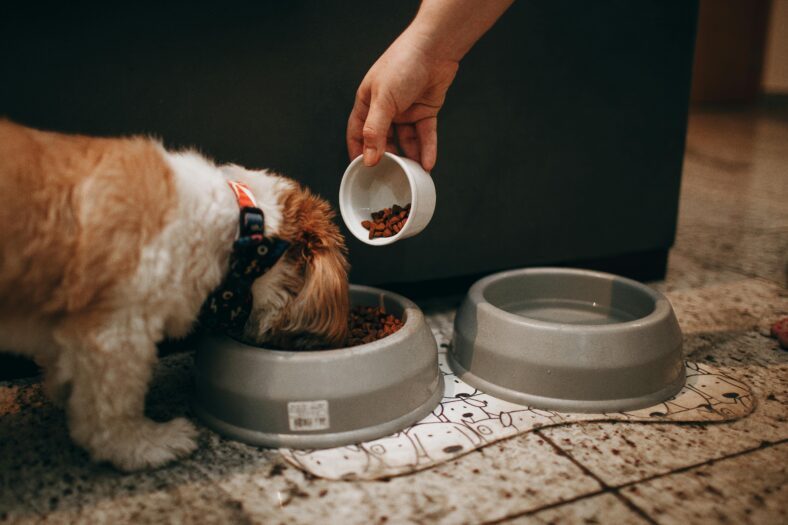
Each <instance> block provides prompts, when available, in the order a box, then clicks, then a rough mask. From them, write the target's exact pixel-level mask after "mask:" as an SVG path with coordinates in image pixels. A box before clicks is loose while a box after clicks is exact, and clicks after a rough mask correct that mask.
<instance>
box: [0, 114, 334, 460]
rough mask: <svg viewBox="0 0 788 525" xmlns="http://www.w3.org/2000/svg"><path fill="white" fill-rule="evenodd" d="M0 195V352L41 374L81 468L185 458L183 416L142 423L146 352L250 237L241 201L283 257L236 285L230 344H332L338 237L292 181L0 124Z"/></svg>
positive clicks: (150, 145)
mask: <svg viewBox="0 0 788 525" xmlns="http://www.w3.org/2000/svg"><path fill="white" fill-rule="evenodd" d="M230 182H234V183H240V184H229V183H230ZM0 199H1V200H2V204H0V348H1V349H2V350H4V351H10V352H16V353H20V354H23V355H28V356H31V357H33V358H34V359H35V360H36V361H37V362H38V363H39V364H40V365H41V366H42V367H43V369H44V386H45V388H46V390H47V393H48V394H49V395H50V397H52V398H53V399H54V400H56V401H60V402H62V403H63V404H64V406H65V408H66V413H67V416H68V425H69V431H70V435H71V437H72V439H73V440H74V441H75V442H76V443H77V444H79V445H80V446H82V447H84V448H85V449H87V450H88V451H89V452H90V454H91V456H92V457H93V458H94V459H95V460H99V461H101V460H104V461H109V462H111V463H112V464H114V465H115V466H117V467H119V468H121V469H124V470H134V469H139V468H145V467H155V466H158V465H162V464H164V463H166V462H168V461H171V460H173V459H175V458H178V457H182V456H184V455H186V454H188V453H190V452H191V451H192V450H194V449H195V447H196V442H195V435H196V431H195V429H194V427H193V426H192V424H191V423H190V422H188V421H187V420H186V419H183V418H179V419H175V420H172V421H169V422H166V423H156V422H154V421H151V420H149V419H146V418H145V416H144V415H143V409H144V400H145V394H146V391H147V388H148V382H149V380H150V378H151V372H152V368H153V366H154V364H155V362H156V343H157V342H159V341H160V340H162V339H163V338H165V337H176V338H177V337H182V336H184V335H186V334H187V333H188V332H189V331H190V330H191V329H192V327H193V325H194V324H195V321H196V320H197V318H198V317H199V315H200V312H201V309H202V310H205V308H204V303H206V300H207V299H208V298H209V296H210V295H211V294H212V292H214V291H215V290H217V288H220V285H222V283H223V282H225V281H226V276H227V275H228V272H230V264H231V258H232V256H234V255H235V254H234V252H233V251H234V245H237V244H238V242H237V240H238V237H239V236H243V235H246V234H248V233H249V232H244V227H243V225H241V221H240V220H239V216H240V217H241V218H243V216H244V214H243V213H239V203H240V204H241V206H242V207H243V206H244V205H245V204H246V205H248V204H249V202H250V200H251V199H256V202H253V204H256V206H257V207H258V208H259V209H261V210H262V213H263V214H264V220H265V223H264V232H262V233H263V234H264V238H265V239H267V240H269V241H270V239H276V240H277V242H278V243H279V245H280V246H284V247H286V251H284V253H283V255H282V256H281V257H279V258H278V259H277V260H269V261H267V263H266V264H267V265H270V266H271V268H270V270H268V271H267V272H265V273H264V274H263V275H261V276H259V277H257V278H256V279H254V280H253V281H249V285H250V288H251V299H249V301H248V303H247V304H248V311H247V312H246V313H247V314H248V316H247V315H244V316H243V318H242V321H243V322H242V324H241V326H240V328H241V331H242V335H243V337H245V338H246V339H248V340H251V341H254V342H257V343H268V344H274V345H278V346H280V347H301V348H305V347H314V346H317V345H337V344H340V343H341V342H342V341H343V340H344V339H345V337H346V335H347V315H348V309H349V303H348V301H349V299H348V284H347V270H348V266H347V262H346V257H345V246H344V242H343V239H342V236H341V235H340V233H339V230H338V229H337V227H336V225H335V224H334V223H333V222H332V218H333V216H334V214H333V212H332V210H331V208H330V206H329V205H328V204H327V203H326V202H325V201H323V200H322V199H320V198H318V197H316V196H314V195H312V194H310V193H309V191H308V190H306V189H303V188H301V187H300V186H299V185H298V184H297V183H295V182H294V181H292V180H289V179H286V178H284V177H280V176H277V175H273V174H271V173H268V172H265V171H248V170H246V169H244V168H241V167H238V166H235V165H229V166H217V165H215V164H214V163H212V162H211V161H209V160H207V159H206V158H204V157H203V156H201V155H199V154H198V153H195V152H193V151H186V152H170V151H167V150H165V149H164V148H163V147H162V145H161V144H160V143H159V142H157V141H155V140H152V139H149V138H143V137H132V138H91V137H85V136H73V135H64V134H59V133H51V132H44V131H38V130H33V129H30V128H26V127H23V126H20V125H17V124H14V123H12V122H9V121H8V120H3V119H0ZM258 227H259V225H258ZM259 233H260V232H259V231H258V232H256V233H254V234H251V235H247V237H249V236H251V237H255V239H257V240H260V239H261V238H263V236H261V235H259ZM247 240H248V239H247ZM252 242H256V241H252ZM267 242H268V241H267ZM266 246H267V245H266ZM260 251H261V253H262V252H264V251H266V249H262V250H260ZM254 264H255V263H254V262H253V263H252V265H254ZM258 273H259V272H258ZM236 284H237V283H236ZM213 307H214V309H215V306H213ZM209 310H210V309H209ZM236 314H237V312H234V313H233V314H232V315H231V316H233V317H234V316H236Z"/></svg>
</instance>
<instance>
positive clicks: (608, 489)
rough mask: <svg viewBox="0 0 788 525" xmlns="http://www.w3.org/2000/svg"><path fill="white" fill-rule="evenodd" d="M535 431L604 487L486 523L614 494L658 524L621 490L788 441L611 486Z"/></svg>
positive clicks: (784, 440)
mask: <svg viewBox="0 0 788 525" xmlns="http://www.w3.org/2000/svg"><path fill="white" fill-rule="evenodd" d="M534 433H535V434H537V435H538V436H539V437H541V438H542V439H544V440H545V441H546V442H547V443H548V444H549V445H550V446H552V447H553V449H555V451H556V452H557V453H558V454H560V455H562V456H564V457H566V458H567V459H569V460H570V461H571V462H572V463H574V464H575V465H576V466H577V467H578V468H580V470H581V471H583V473H584V474H586V475H587V476H589V477H591V478H593V479H594V480H596V481H597V483H599V484H600V486H601V487H602V489H601V490H597V491H594V492H589V493H587V494H582V495H580V496H576V497H574V498H570V499H567V500H562V501H558V502H555V503H551V504H549V505H544V506H542V507H538V508H535V509H529V510H526V511H524V512H520V513H516V514H511V515H508V516H504V517H502V518H499V519H496V520H493V521H489V522H484V523H485V525H495V524H497V523H503V522H504V521H508V520H512V519H515V518H519V517H524V516H531V515H533V514H536V513H537V512H541V511H543V510H550V509H554V508H557V507H562V506H564V505H570V504H572V503H576V502H578V501H581V500H584V499H588V498H592V497H594V496H599V495H602V494H612V495H613V496H614V497H616V498H617V499H618V500H619V501H621V502H622V503H623V504H624V505H626V507H627V508H629V509H630V510H631V511H633V512H634V513H635V514H637V515H638V516H640V517H641V518H643V519H645V520H646V521H647V522H648V523H650V524H652V525H656V524H657V523H658V522H657V521H655V520H654V518H652V517H651V516H649V515H648V514H647V513H646V512H645V511H644V510H643V509H641V508H640V507H638V506H637V505H636V504H635V503H634V502H633V501H632V500H630V499H629V498H627V497H626V496H625V495H624V494H621V492H620V490H621V489H623V488H628V487H631V486H633V485H637V484H639V483H645V482H648V481H653V480H655V479H659V478H663V477H667V476H670V475H672V474H680V473H683V472H687V471H690V470H692V469H695V468H698V467H703V466H706V465H712V464H714V463H717V462H720V461H724V460H726V459H732V458H736V457H738V456H743V455H746V454H749V453H752V452H756V451H758V450H765V449H767V448H771V447H775V446H778V445H782V444H784V443H787V442H788V438H786V439H781V440H779V441H774V442H771V441H763V442H762V443H761V444H760V445H759V446H757V447H754V448H749V449H746V450H742V451H739V452H735V453H733V454H729V455H727V456H722V457H719V458H713V459H709V460H706V461H703V462H701V463H695V464H693V465H688V466H686V467H681V468H678V469H674V470H671V471H669V472H663V473H661V474H655V475H653V476H649V477H646V478H642V479H639V480H635V481H630V482H627V483H623V484H621V485H613V486H611V485H608V484H607V483H605V482H604V481H603V480H602V479H600V478H599V477H598V476H597V475H595V474H594V473H593V472H591V470H589V469H588V467H586V466H585V465H583V464H582V463H580V462H579V461H578V460H577V459H575V458H574V457H573V456H572V455H571V454H569V453H568V452H567V451H565V450H563V449H562V448H561V447H560V446H559V445H558V444H556V443H555V442H554V441H553V440H551V439H550V438H548V437H547V436H545V435H544V434H542V433H541V431H540V430H536V431H535V432H534Z"/></svg>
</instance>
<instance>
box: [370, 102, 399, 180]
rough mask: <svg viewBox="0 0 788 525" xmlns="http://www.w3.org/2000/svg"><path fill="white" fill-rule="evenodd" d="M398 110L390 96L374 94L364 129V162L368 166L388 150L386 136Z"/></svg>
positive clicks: (373, 163) (375, 162)
mask: <svg viewBox="0 0 788 525" xmlns="http://www.w3.org/2000/svg"><path fill="white" fill-rule="evenodd" d="M396 111H397V110H396V107H395V106H394V104H393V103H392V102H391V100H390V99H389V98H388V97H385V96H380V95H375V94H373V95H372V102H371V103H370V106H369V113H367V120H366V121H365V122H364V129H363V130H362V135H363V137H364V164H365V165H366V166H374V165H375V164H377V163H378V161H380V157H381V156H382V155H383V152H384V151H386V137H387V136H388V131H389V128H390V127H391V121H392V119H393V118H394V115H395V113H396Z"/></svg>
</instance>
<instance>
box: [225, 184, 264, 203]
mask: <svg viewBox="0 0 788 525" xmlns="http://www.w3.org/2000/svg"><path fill="white" fill-rule="evenodd" d="M227 184H229V185H230V188H232V189H233V193H235V198H236V200H237V201H238V207H239V208H241V209H244V208H257V202H256V201H255V200H254V194H253V193H252V190H250V189H249V187H248V186H247V185H246V184H244V183H242V182H236V181H234V180H228V181H227Z"/></svg>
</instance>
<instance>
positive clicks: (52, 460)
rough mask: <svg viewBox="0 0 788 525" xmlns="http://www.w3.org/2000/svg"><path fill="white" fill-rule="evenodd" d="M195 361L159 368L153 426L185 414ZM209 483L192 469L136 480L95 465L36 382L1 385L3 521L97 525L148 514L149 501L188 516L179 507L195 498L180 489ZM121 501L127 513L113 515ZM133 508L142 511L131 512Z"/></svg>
mask: <svg viewBox="0 0 788 525" xmlns="http://www.w3.org/2000/svg"><path fill="white" fill-rule="evenodd" d="M190 362H191V358H190V356H185V355H181V356H172V357H171V358H167V359H164V360H163V363H162V364H161V366H159V367H158V368H157V372H156V379H155V380H154V384H153V386H152V388H151V394H150V396H149V398H150V399H149V402H148V409H149V410H148V412H149V413H151V415H152V417H154V418H155V419H160V420H164V419H169V418H170V417H173V416H176V415H184V414H186V406H185V399H186V397H187V396H188V387H187V385H186V384H185V383H184V381H187V382H188V370H189V369H188V363H190ZM187 415H188V414H187ZM207 479H208V478H207V476H206V475H205V474H204V473H203V472H202V471H201V470H200V469H197V468H195V467H194V466H193V465H190V464H189V463H187V462H181V463H176V464H173V465H170V466H167V467H164V468H161V469H158V470H154V471H149V472H139V473H131V474H125V473H122V472H119V471H117V470H115V469H113V468H111V467H109V466H107V465H103V464H95V463H92V462H90V460H89V458H88V456H87V454H86V453H85V452H84V451H82V450H81V449H79V448H78V447H76V446H75V445H73V444H72V443H71V441H70V439H69V437H68V432H67V428H66V421H65V415H64V413H63V411H62V410H61V409H59V408H57V407H55V406H53V405H52V404H51V403H49V402H48V401H47V400H46V399H45V398H44V396H43V395H42V392H41V387H40V385H39V384H38V383H32V382H29V381H28V382H15V383H13V384H7V383H4V384H0V520H2V517H3V516H5V517H6V518H7V519H9V520H11V521H19V520H21V521H25V520H35V519H37V518H38V517H40V516H45V515H46V516H48V517H51V519H56V516H67V517H68V519H66V518H64V519H63V520H60V521H61V522H64V523H65V522H70V521H80V520H84V521H85V522H94V521H99V520H100V519H102V518H101V517H102V516H104V515H115V514H113V512H115V511H117V512H120V513H121V514H118V515H119V516H130V515H132V514H135V513H137V512H138V511H139V512H143V513H144V511H145V506H146V505H149V504H148V503H146V502H148V501H149V500H150V505H152V506H153V507H156V506H158V507H159V508H164V507H166V505H167V504H166V503H165V502H166V501H169V502H170V503H169V505H171V506H172V505H176V504H177V506H178V507H183V509H184V510H188V508H189V506H186V505H182V502H184V501H186V500H187V499H188V498H189V497H191V494H192V492H195V491H191V492H189V491H187V492H184V491H183V490H182V489H183V487H186V486H195V487H197V486H202V485H201V484H202V483H207ZM195 494H197V495H199V494H198V493H196V492H195ZM195 497H196V496H195ZM116 501H117V502H120V503H119V505H120V504H121V503H122V508H121V507H118V508H117V509H114V510H113V502H116ZM134 502H138V503H139V504H140V505H141V506H140V507H139V508H136V509H135V508H132V507H133V505H132V504H133V503H134ZM173 508H175V507H173ZM91 509H92V510H91ZM94 511H95V512H96V514H95V516H93V514H92V513H93V512H94ZM137 523H140V521H137Z"/></svg>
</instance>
